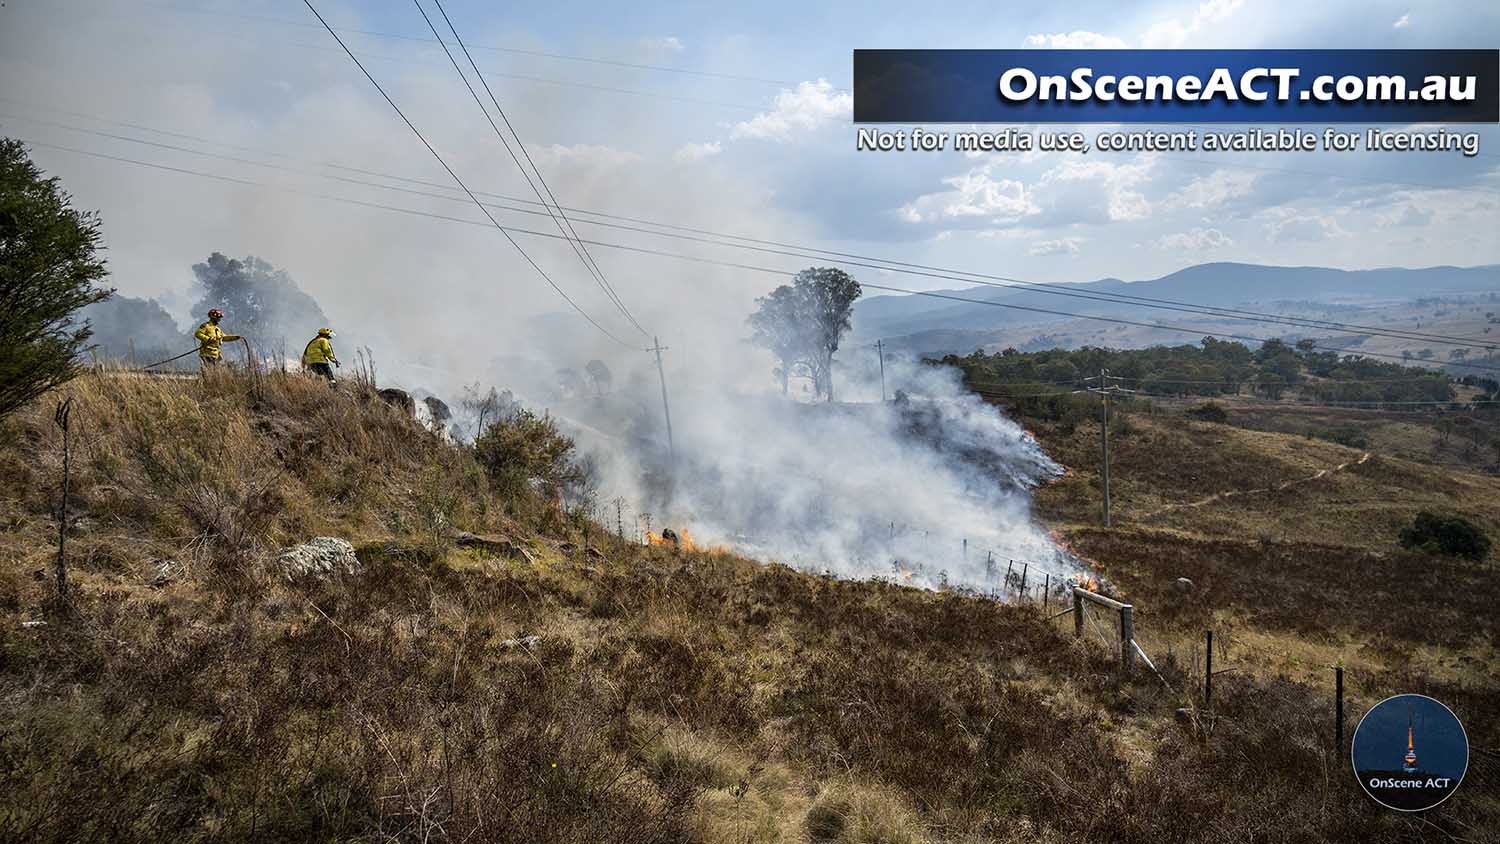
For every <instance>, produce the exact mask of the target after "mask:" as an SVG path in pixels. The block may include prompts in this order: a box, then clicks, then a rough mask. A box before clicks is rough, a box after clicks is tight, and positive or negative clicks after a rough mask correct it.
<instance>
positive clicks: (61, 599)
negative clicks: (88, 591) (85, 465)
mask: <svg viewBox="0 0 1500 844" xmlns="http://www.w3.org/2000/svg"><path fill="white" fill-rule="evenodd" d="M52 419H53V421H54V422H56V423H57V427H59V428H61V429H62V436H63V477H62V506H61V507H60V508H59V509H58V513H57V601H58V605H59V606H65V605H66V604H67V601H68V493H69V487H70V486H71V482H72V468H73V442H72V432H73V424H72V422H73V399H72V397H71V396H70V397H68V398H67V399H66V400H64V401H63V402H61V403H60V404H58V406H57V410H56V412H55V413H54V414H53V416H52Z"/></svg>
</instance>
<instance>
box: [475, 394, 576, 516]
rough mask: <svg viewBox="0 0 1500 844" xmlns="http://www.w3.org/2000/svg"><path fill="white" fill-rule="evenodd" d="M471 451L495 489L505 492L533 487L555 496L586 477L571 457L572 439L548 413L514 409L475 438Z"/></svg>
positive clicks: (548, 495) (552, 496)
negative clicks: (540, 414)
mask: <svg viewBox="0 0 1500 844" xmlns="http://www.w3.org/2000/svg"><path fill="white" fill-rule="evenodd" d="M474 455H475V457H477V458H478V459H479V464H480V465H481V466H483V467H484V470H485V473H486V474H488V475H489V477H490V480H491V482H493V483H494V485H495V487H496V489H498V490H499V491H500V492H502V493H506V494H508V495H512V496H515V495H519V494H521V493H522V492H525V491H526V490H534V491H536V492H539V493H541V494H542V495H544V496H546V497H547V498H549V499H556V498H558V497H559V496H561V495H562V493H563V492H564V491H565V490H568V489H571V488H573V487H576V486H578V485H580V484H582V483H584V482H585V481H586V480H587V473H586V472H585V471H584V469H583V467H582V466H581V464H580V463H579V462H578V461H577V460H575V459H574V445H573V440H571V439H569V438H568V437H567V436H566V435H565V434H563V433H562V432H561V431H559V430H557V424H556V423H554V422H553V421H552V418H551V417H549V416H538V415H536V414H535V413H532V412H531V411H529V410H517V411H516V412H515V413H512V414H510V415H509V416H506V417H504V418H502V419H501V420H500V421H498V422H495V423H494V424H492V425H490V426H489V428H488V429H486V430H485V431H484V433H482V434H480V435H479V437H478V438H477V439H475V440H474Z"/></svg>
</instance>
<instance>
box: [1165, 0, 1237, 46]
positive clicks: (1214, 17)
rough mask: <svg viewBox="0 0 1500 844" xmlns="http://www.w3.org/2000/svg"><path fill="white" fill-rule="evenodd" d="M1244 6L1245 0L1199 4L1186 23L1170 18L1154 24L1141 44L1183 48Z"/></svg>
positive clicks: (1209, 1) (1222, 0)
mask: <svg viewBox="0 0 1500 844" xmlns="http://www.w3.org/2000/svg"><path fill="white" fill-rule="evenodd" d="M1244 4H1245V0H1208V2H1206V3H1202V4H1199V6H1198V10H1197V12H1195V13H1194V14H1193V17H1192V18H1191V19H1189V20H1188V21H1186V22H1184V21H1182V20H1179V19H1177V18H1168V19H1166V20H1161V21H1157V22H1156V23H1154V24H1152V25H1151V26H1150V27H1149V28H1148V29H1147V30H1146V32H1145V34H1144V35H1142V36H1141V44H1142V46H1145V47H1150V48H1162V47H1181V46H1183V45H1184V44H1186V43H1187V42H1188V40H1189V39H1191V38H1193V37H1194V36H1196V35H1198V34H1200V33H1201V32H1202V31H1203V29H1204V28H1205V27H1207V26H1209V25H1210V24H1215V23H1219V22H1221V21H1223V20H1225V19H1226V18H1228V17H1230V16H1231V15H1233V14H1234V13H1235V12H1236V11H1238V10H1239V8H1240V7H1241V6H1243V5H1244Z"/></svg>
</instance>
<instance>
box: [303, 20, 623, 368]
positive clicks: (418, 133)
mask: <svg viewBox="0 0 1500 844" xmlns="http://www.w3.org/2000/svg"><path fill="white" fill-rule="evenodd" d="M302 2H303V3H305V4H306V5H307V8H308V10H309V11H311V12H312V13H313V15H314V16H315V17H317V19H318V22H319V23H321V24H323V28H324V29H326V30H328V34H329V35H332V36H333V40H335V41H337V42H339V46H340V47H343V48H344V52H345V53H348V55H349V58H350V59H351V60H352V61H353V62H354V64H355V65H356V66H357V67H359V71H360V73H363V74H364V75H365V78H366V79H368V80H370V84H371V85H374V86H375V90H377V91H379V92H380V96H382V97H384V98H385V101H386V102H387V103H389V104H390V106H391V108H393V109H395V111H396V114H398V115H400V117H401V120H402V122H403V123H405V124H406V126H407V128H409V129H411V131H412V134H414V135H416V136H417V139H418V140H420V141H421V142H422V146H425V147H427V151H428V152H430V153H432V157H433V158H436V159H437V161H438V163H439V164H441V165H443V169H444V170H447V171H448V175H449V176H452V177H453V181H455V182H457V183H458V186H459V187H461V188H463V190H464V193H466V194H468V195H469V198H470V199H471V200H473V201H474V204H475V205H477V206H479V210H480V211H481V212H483V213H484V216H485V217H487V218H488V219H489V221H490V223H491V224H492V225H493V226H494V227H495V228H497V229H499V230H500V233H501V234H503V235H505V239H506V240H508V241H510V245H511V246H514V247H515V248H516V251H517V252H520V253H521V257H522V258H525V259H526V263H528V264H530V265H531V268H532V269H534V270H536V271H537V274H538V275H540V276H541V277H542V278H543V279H545V280H546V282H547V284H548V285H550V286H551V287H552V289H553V290H556V291H557V295H559V296H561V297H562V298H563V301H565V302H567V303H568V304H569V305H570V306H572V308H573V310H575V311H577V312H578V314H579V315H580V316H582V317H583V318H584V319H586V320H588V321H589V323H590V324H591V325H593V326H594V327H595V328H597V329H599V331H600V332H602V333H603V334H604V336H606V337H608V338H609V339H611V340H613V341H615V342H616V343H619V344H620V345H621V346H624V347H626V348H627V349H628V348H634V347H633V346H631V345H630V344H629V343H626V342H625V341H624V340H621V339H620V338H619V337H616V336H615V335H614V334H613V333H611V332H610V330H609V329H607V328H605V327H604V326H602V325H600V324H599V323H598V322H597V321H595V319H594V318H593V317H591V316H589V314H588V312H587V311H585V310H584V309H583V308H581V307H579V306H578V303H577V302H574V301H573V298H572V297H571V296H569V295H568V294H567V293H566V292H564V291H563V289H562V288H561V287H558V286H557V282H555V281H553V280H552V277H551V276H549V275H547V273H546V272H545V271H544V270H543V269H542V268H541V266H540V265H539V264H537V262H536V261H535V260H533V259H532V257H531V256H530V255H528V254H527V253H526V250H525V249H522V248H521V244H519V243H516V240H515V238H513V237H511V234H510V232H509V231H506V230H505V228H504V227H502V226H501V225H500V223H499V222H498V221H497V220H495V218H494V217H493V216H492V215H491V214H490V211H489V209H488V208H486V207H485V206H484V203H483V202H480V201H479V197H477V196H475V195H474V194H473V192H472V191H470V190H469V186H468V185H465V184H464V182H463V179H460V178H459V177H458V174H457V173H455V172H453V168H452V167H449V166H448V162H446V161H444V160H443V157H442V156H441V155H439V154H438V151H437V150H436V149H434V148H433V146H432V144H430V143H428V142H427V138H425V137H423V135H422V133H421V131H419V130H418V129H417V127H416V124H414V123H412V122H411V120H409V119H408V118H407V116H406V113H405V112H403V111H402V110H401V107H400V106H398V105H396V101H395V100H393V99H391V96H390V95H389V94H387V93H386V92H385V89H384V88H382V87H381V86H380V83H379V82H376V81H375V77H374V76H371V75H370V71H368V70H366V69H365V66H364V64H363V63H361V62H360V60H359V58H358V57H357V56H355V55H354V53H353V51H351V50H350V49H349V47H348V45H346V44H344V39H342V38H340V37H339V34H338V33H337V32H334V31H333V27H331V26H329V25H328V22H327V21H325V20H323V16H322V15H321V14H318V10H317V8H315V7H314V6H313V4H312V0H302Z"/></svg>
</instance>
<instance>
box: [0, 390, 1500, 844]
mask: <svg viewBox="0 0 1500 844" xmlns="http://www.w3.org/2000/svg"><path fill="white" fill-rule="evenodd" d="M69 389H70V391H72V392H73V393H74V394H75V396H77V400H78V402H80V404H79V406H80V407H81V408H83V410H80V411H75V412H76V413H79V414H80V416H79V417H78V418H80V419H82V420H83V421H84V425H85V426H86V427H85V431H86V433H85V434H84V435H83V436H82V437H80V442H82V443H83V445H82V446H80V452H79V453H78V454H77V455H75V458H76V459H77V462H76V464H75V465H78V466H80V467H83V468H81V469H80V476H79V478H78V489H79V495H78V501H79V502H80V504H79V509H78V511H77V512H76V513H75V514H74V519H75V520H76V521H77V523H78V525H79V527H78V528H77V536H76V542H75V543H74V547H75V548H82V547H89V548H92V549H93V550H92V551H91V552H90V555H91V559H92V560H93V562H91V563H88V564H85V563H84V562H83V560H79V561H77V565H76V568H75V578H74V581H75V583H76V592H75V594H74V595H73V596H72V606H73V611H72V613H71V614H69V615H50V616H49V615H45V614H44V613H43V612H42V610H41V609H40V608H41V606H42V603H43V600H44V598H45V596H46V594H47V590H48V584H46V583H44V582H42V581H38V580H36V579H34V578H33V576H32V572H33V571H34V570H36V569H38V568H42V567H43V566H44V565H45V563H46V561H47V559H48V558H49V557H50V556H51V554H52V553H53V546H52V544H51V536H52V529H53V525H52V524H51V523H50V519H49V516H48V510H47V506H48V504H47V501H48V499H47V490H48V489H49V488H50V487H51V485H52V484H53V483H54V482H55V480H56V477H57V465H56V461H55V449H56V441H55V435H54V434H53V433H52V432H51V430H50V428H49V427H48V426H49V425H50V421H49V416H48V414H47V407H45V406H39V407H37V408H33V409H32V410H30V411H28V412H27V413H26V414H24V415H22V416H21V417H20V418H19V419H16V420H14V421H12V422H11V423H8V432H7V437H6V438H5V439H4V440H3V442H4V443H5V445H4V446H3V447H0V518H3V521H4V524H6V525H7V531H6V533H5V534H4V537H3V539H0V542H3V544H0V839H6V840H26V841H37V842H51V841H59V842H60V841H74V840H80V839H82V840H91V839H108V840H141V841H157V840H189V841H191V840H208V839H219V840H241V839H268V840H296V841H314V840H330V841H332V840H339V841H390V840H397V841H416V840H497V841H500V840H503V841H535V842H598V841H611V842H625V843H626V844H629V842H647V841H651V842H661V841H705V842H710V841H712V842H717V841H766V842H771V841H814V840H834V841H845V842H849V843H850V844H853V842H868V841H888V842H922V841H991V840H993V841H1014V842H1021V841H1071V840H1112V841H1122V842H1147V841H1150V842H1157V841H1183V840H1210V841H1225V842H1229V841H1241V840H1247V839H1251V838H1254V839H1256V840H1264V841H1303V840H1307V841H1311V840H1365V839H1369V840H1376V839H1378V840H1420V839H1421V838H1422V837H1423V836H1425V835H1430V834H1433V833H1434V830H1435V829H1441V830H1443V831H1445V832H1448V833H1451V834H1453V835H1455V836H1457V837H1465V836H1466V835H1469V830H1473V829H1482V828H1486V827H1487V826H1488V827H1489V828H1493V826H1494V823H1495V821H1496V819H1497V818H1500V809H1497V807H1496V806H1495V803H1494V801H1493V799H1492V798H1486V797H1484V796H1483V793H1482V791H1480V790H1479V789H1474V788H1472V787H1470V786H1466V790H1467V792H1466V793H1461V794H1460V797H1458V798H1455V799H1454V800H1453V801H1450V803H1449V804H1447V805H1446V806H1445V807H1444V809H1443V811H1442V813H1441V814H1437V815H1434V816H1433V817H1430V818H1426V819H1423V820H1421V821H1417V820H1414V819H1411V818H1405V817H1397V816H1394V815H1391V814H1387V813H1381V812H1379V811H1378V810H1376V809H1374V808H1373V807H1372V806H1370V805H1369V804H1368V803H1367V802H1365V801H1364V800H1363V799H1362V798H1361V797H1360V796H1359V795H1357V794H1356V793H1353V791H1352V788H1353V783H1350V782H1346V781H1345V780H1343V779H1342V778H1341V777H1340V776H1339V772H1340V771H1341V769H1342V766H1343V765H1344V764H1345V763H1344V759H1343V757H1342V755H1341V754H1339V753H1337V752H1335V751H1334V750H1333V749H1332V748H1331V747H1329V746H1328V744H1329V742H1327V740H1326V736H1325V735H1324V734H1325V733H1326V718H1325V716H1324V713H1325V712H1326V711H1327V709H1328V706H1329V701H1328V700H1327V696H1326V693H1325V692H1324V691H1323V690H1322V689H1320V688H1317V687H1314V686H1310V685H1308V684H1305V683H1301V682H1297V681H1294V680H1278V679H1272V678H1263V677H1259V676H1253V675H1239V676H1234V675H1232V676H1230V677H1229V678H1228V679H1226V680H1225V681H1224V689H1225V690H1224V691H1223V692H1222V700H1223V703H1222V705H1221V708H1220V709H1219V711H1218V714H1219V718H1220V720H1219V727H1218V728H1217V730H1216V732H1215V735H1214V737H1213V739H1212V740H1205V739H1204V737H1203V736H1202V735H1201V734H1199V733H1197V732H1194V731H1193V730H1192V729H1189V728H1185V727H1184V726H1183V725H1180V724H1179V723H1178V722H1177V721H1176V720H1175V719H1174V717H1173V712H1174V711H1175V710H1176V709H1177V708H1178V707H1180V706H1184V705H1186V704H1187V703H1188V696H1190V694H1191V692H1190V690H1189V693H1188V695H1178V694H1174V693H1171V692H1168V691H1167V690H1165V689H1164V688H1163V687H1162V685H1161V684H1160V683H1159V681H1157V680H1156V679H1155V678H1154V677H1145V676H1138V677H1135V678H1131V679H1127V680H1124V681H1121V680H1119V679H1118V678H1116V676H1115V675H1114V672H1113V669H1114V666H1115V664H1116V657H1115V655H1113V654H1111V653H1109V652H1107V651H1105V650H1104V649H1103V648H1100V647H1098V646H1096V645H1093V644H1091V643H1089V642H1087V641H1081V640H1076V639H1074V638H1073V637H1072V635H1071V633H1070V632H1069V628H1068V627H1065V626H1060V625H1058V626H1049V625H1048V624H1047V623H1045V622H1044V621H1043V620H1042V618H1041V616H1040V613H1039V612H1037V611H1036V609H1035V608H1034V607H1031V606H1007V605H1001V604H997V603H995V602H993V601H988V600H984V599H983V598H980V597H975V596H970V595H963V594H956V593H951V592H933V591H924V590H917V589H911V588H904V587H901V586H898V585H893V584H888V583H879V582H851V581H841V580H836V579H832V578H826V577H818V576H814V575H810V574H807V573H803V572H798V571H794V570H792V569H789V568H786V567H783V566H775V565H771V566H767V565H761V564H757V563H754V562H751V561H748V560H744V559H741V558H739V557H736V556H734V555H730V554H724V553H717V552H710V551H704V550H703V549H698V548H696V547H695V546H693V545H685V544H684V543H683V542H682V539H683V537H682V535H681V534H679V542H678V543H677V544H676V547H666V546H661V545H650V546H640V545H635V544H632V543H628V542H623V541H620V540H618V539H616V538H614V537H612V536H611V535H609V534H608V533H606V532H604V531H602V530H601V529H600V528H599V527H598V526H597V525H592V526H591V525H587V524H584V523H579V522H577V521H575V520H572V519H571V518H567V517H564V516H562V515H561V514H560V513H559V511H557V510H556V508H555V507H553V505H552V504H551V503H550V502H547V501H543V500H540V499H539V498H536V497H532V496H527V495H521V496H507V495H502V494H499V493H497V492H495V491H492V490H491V489H490V488H489V487H488V486H487V484H486V481H485V478H484V476H483V475H482V474H481V473H479V472H478V471H477V470H476V467H475V464H474V462H473V459H472V457H470V456H469V455H468V454H467V453H466V452H465V451H464V450H462V449H459V448H455V447H453V446H451V445H448V444H444V443H441V442H439V441H438V440H436V438H433V437H431V436H430V435H428V434H426V433H425V432H424V431H422V430H421V429H420V428H419V427H417V426H416V424H415V423H414V422H412V421H411V420H409V419H407V418H405V417H404V416H402V415H401V414H399V413H395V412H394V411H392V409H390V408H388V407H386V406H385V405H383V404H382V403H380V402H378V401H371V400H368V398H367V397H366V396H364V395H362V394H360V393H359V392H357V391H354V390H350V391H348V392H344V393H329V392H328V391H327V389H326V388H324V387H323V386H322V385H319V384H314V383H313V382H305V381H302V380H298V379H286V380H284V381H283V380H278V379H268V380H267V382H266V383H265V384H264V385H263V392H262V393H261V394H260V395H259V396H258V397H257V396H256V394H255V393H254V391H253V390H252V389H251V387H250V385H249V384H247V383H245V382H244V381H243V380H242V379H235V378H234V377H233V376H225V377H224V378H223V379H222V380H219V379H209V380H206V381H201V382H200V381H183V382H174V383H171V384H165V383H160V382H143V383H129V382H127V383H121V384H116V383H113V382H109V381H105V380H94V379H83V380H81V381H79V382H75V383H74V384H73V385H72V386H71V387H70V388H69ZM372 466H373V467H374V468H370V467H372ZM153 473H160V474H153ZM346 475H348V476H349V477H345V476H346ZM153 477H155V478H161V479H165V481H166V482H163V483H160V484H155V485H153V484H152V483H151V482H150V481H151V479H152V478H153ZM340 490H343V492H340ZM251 491H259V495H258V496H257V495H251V494H249V493H250V492H251ZM267 497H270V500H271V501H273V502H275V506H268V505H267V504H265V503H264V502H265V500H266V499H267ZM203 502H210V503H211V504H212V506H207V505H205V504H204V503H203ZM261 508H263V511H262V509H261ZM216 514H217V515H216ZM441 527H452V528H458V529H462V530H466V531H470V532H472V533H473V534H475V535H479V536H483V537H487V538H488V539H486V541H485V542H484V543H477V544H476V543H470V544H469V545H467V546H465V547H460V548H455V547H453V544H452V542H451V540H450V538H449V537H450V535H449V534H448V533H446V532H445V531H444V530H442V529H440V528H441ZM311 533H328V534H332V535H342V536H345V537H347V538H350V539H351V540H354V541H355V542H356V544H357V545H358V547H359V554H360V557H361V560H362V561H363V562H364V564H365V567H366V570H365V572H364V573H363V574H362V575H359V576H356V577H350V578H345V579H340V580H334V581H331V582H327V583H319V582H306V583H300V584H292V583H288V582H286V581H285V580H283V579H282V578H280V577H278V576H276V575H275V572H274V570H273V569H271V568H270V563H269V555H270V552H272V551H274V549H275V548H276V547H277V546H278V545H279V544H281V543H283V542H286V541H288V540H291V539H305V538H306V537H307V536H308V535H309V534H311ZM502 539H503V541H502ZM689 541H690V540H689ZM1081 544H1082V545H1084V547H1085V548H1087V545H1086V544H1084V543H1081ZM166 558H170V559H173V560H178V561H184V562H186V563H187V565H186V566H185V567H184V572H183V573H182V574H181V575H180V576H178V577H177V578H175V579H173V580H171V581H169V582H166V583H165V584H163V585H158V586H156V587H153V586H150V585H148V584H147V579H146V578H147V574H148V573H149V572H151V571H153V570H154V566H155V564H156V563H157V562H158V561H159V560H160V559H166ZM1104 558H1105V559H1108V558H1109V557H1108V556H1105V557H1104ZM1112 576H1113V575H1112ZM1124 582H1125V583H1126V585H1127V587H1130V586H1132V585H1133V582H1132V581H1128V580H1127V581H1124ZM23 620H26V621H45V622H46V624H45V625H33V626H26V627H23V626H22V625H21V622H22V621H23ZM1168 676H1169V677H1172V678H1174V679H1175V680H1177V681H1178V682H1179V685H1180V686H1184V687H1185V684H1184V683H1183V680H1184V677H1183V675H1181V674H1180V673H1177V674H1174V673H1171V670H1170V669H1168ZM1380 682H1386V683H1394V682H1395V681H1394V680H1393V679H1391V678H1385V679H1383V680H1381V681H1380ZM1472 700H1477V698H1474V699H1472ZM1472 700H1471V701H1470V702H1472ZM1143 749H1146V751H1147V752H1142V751H1143ZM1486 801H1488V802H1486ZM1268 812H1270V813H1271V814H1270V815H1269V816H1268V814H1267V813H1268Z"/></svg>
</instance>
